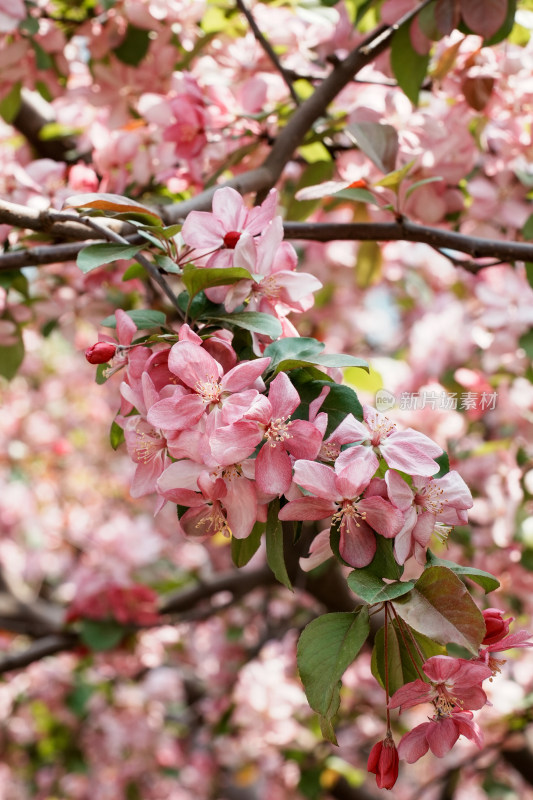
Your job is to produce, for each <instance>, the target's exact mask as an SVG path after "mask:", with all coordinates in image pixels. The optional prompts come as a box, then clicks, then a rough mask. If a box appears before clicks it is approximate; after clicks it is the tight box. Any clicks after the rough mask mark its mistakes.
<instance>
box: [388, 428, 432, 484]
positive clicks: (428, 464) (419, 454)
mask: <svg viewBox="0 0 533 800" xmlns="http://www.w3.org/2000/svg"><path fill="white" fill-rule="evenodd" d="M380 450H381V454H382V455H383V458H384V459H385V461H386V462H387V464H388V465H389V467H392V468H393V469H399V470H400V471H401V472H406V473H407V474H408V475H423V476H426V475H434V474H435V473H436V472H438V471H439V465H438V464H437V462H436V461H435V460H434V459H435V458H436V457H437V456H440V455H442V452H443V451H442V448H441V447H439V446H438V445H437V444H435V442H433V441H432V440H431V439H430V438H429V437H428V436H425V435H424V434H423V433H419V432H418V431H414V430H412V429H411V428H408V429H407V430H405V431H394V432H393V433H391V435H390V436H388V437H387V438H386V439H382V440H381V442H380Z"/></svg>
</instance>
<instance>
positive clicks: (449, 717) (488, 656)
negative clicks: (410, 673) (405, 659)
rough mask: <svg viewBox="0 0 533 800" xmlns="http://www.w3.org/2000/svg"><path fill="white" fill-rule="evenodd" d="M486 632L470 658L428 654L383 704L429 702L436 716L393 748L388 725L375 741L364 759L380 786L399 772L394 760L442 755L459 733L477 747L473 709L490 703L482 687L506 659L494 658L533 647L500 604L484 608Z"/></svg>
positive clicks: (385, 786) (386, 785)
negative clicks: (512, 629)
mask: <svg viewBox="0 0 533 800" xmlns="http://www.w3.org/2000/svg"><path fill="white" fill-rule="evenodd" d="M483 617H484V621H485V627H486V634H485V637H484V638H483V641H482V643H481V647H480V649H479V654H478V657H477V658H474V659H470V660H468V659H464V658H453V657H451V656H446V655H440V656H439V655H438V656H432V657H431V658H428V659H427V661H425V662H424V664H423V668H422V669H423V673H424V674H421V673H420V677H419V678H417V679H416V680H415V681H411V682H409V683H406V684H404V686H402V687H401V688H399V689H398V690H397V691H396V692H395V693H394V694H393V696H392V697H391V698H390V700H389V702H388V705H387V708H388V709H394V708H399V709H400V711H402V710H404V709H407V708H411V707H413V706H415V705H418V704H419V703H432V705H433V707H434V712H435V713H434V715H433V716H432V717H431V718H430V719H429V720H428V722H422V723H421V724H420V725H417V726H416V727H415V728H413V729H412V730H410V731H408V732H407V733H405V734H404V735H403V736H402V738H401V740H400V743H399V745H398V748H396V746H395V744H394V741H393V739H392V734H391V733H390V730H389V732H388V734H387V737H386V738H385V739H384V740H383V741H382V742H377V743H376V744H375V745H374V747H373V748H372V750H371V753H370V756H369V759H368V771H369V772H373V773H374V774H375V775H376V782H377V785H378V787H379V788H380V789H392V787H393V786H394V784H395V783H396V779H397V777H398V762H399V760H405V761H407V763H408V764H412V763H414V762H415V761H418V759H419V758H421V757H422V756H423V755H425V754H426V753H427V752H428V750H431V752H432V753H433V755H435V756H437V757H438V758H442V757H443V756H445V755H446V753H448V752H449V751H450V750H451V748H452V747H453V746H454V744H455V743H456V742H457V740H458V738H459V737H460V736H464V737H465V738H466V739H470V740H471V741H472V742H474V744H475V745H476V746H477V747H478V748H481V747H482V745H483V733H482V731H481V729H480V727H479V725H478V724H477V723H476V722H475V721H474V714H473V713H472V712H473V711H477V710H479V709H480V708H482V707H483V706H485V705H487V704H488V702H489V701H488V698H487V695H486V693H485V691H484V689H483V688H482V684H483V682H484V681H486V680H489V681H490V680H492V678H493V677H494V675H495V674H496V673H497V672H499V671H500V666H501V665H502V664H503V663H504V662H503V661H501V660H497V659H495V658H494V657H493V655H492V653H500V652H502V651H504V650H510V649H511V648H514V647H533V642H531V641H528V640H529V639H530V638H531V635H530V634H529V633H528V632H527V631H517V632H516V633H509V626H510V623H511V622H512V621H513V618H512V617H509V618H507V619H504V617H503V612H502V611H501V610H500V609H498V608H487V609H485V611H484V612H483Z"/></svg>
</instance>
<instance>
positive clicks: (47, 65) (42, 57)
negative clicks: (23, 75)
mask: <svg viewBox="0 0 533 800" xmlns="http://www.w3.org/2000/svg"><path fill="white" fill-rule="evenodd" d="M30 44H31V46H32V47H33V51H34V53H35V64H36V66H37V69H43V70H45V69H51V68H52V67H53V66H54V62H53V61H52V58H51V57H50V55H49V54H48V53H47V52H46V50H44V49H43V48H42V47H41V45H40V44H39V42H38V41H37V40H36V39H30Z"/></svg>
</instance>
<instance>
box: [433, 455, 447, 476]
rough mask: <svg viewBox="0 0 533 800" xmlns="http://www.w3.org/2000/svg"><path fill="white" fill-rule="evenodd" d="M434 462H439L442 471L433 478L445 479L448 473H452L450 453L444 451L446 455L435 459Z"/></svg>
mask: <svg viewBox="0 0 533 800" xmlns="http://www.w3.org/2000/svg"><path fill="white" fill-rule="evenodd" d="M434 461H436V462H437V464H438V465H439V467H440V469H439V471H438V472H437V473H436V475H434V476H433V477H434V478H444V476H445V475H447V474H448V472H449V471H450V457H449V456H448V453H447V452H446V451H444V453H443V454H442V455H441V456H437V458H435V459H434Z"/></svg>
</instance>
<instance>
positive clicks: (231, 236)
mask: <svg viewBox="0 0 533 800" xmlns="http://www.w3.org/2000/svg"><path fill="white" fill-rule="evenodd" d="M240 238H241V234H240V232H239V231H228V232H227V233H226V234H225V236H224V244H225V246H226V247H227V248H228V250H235V247H236V245H237V242H238V241H239V239H240Z"/></svg>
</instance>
